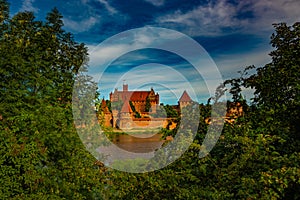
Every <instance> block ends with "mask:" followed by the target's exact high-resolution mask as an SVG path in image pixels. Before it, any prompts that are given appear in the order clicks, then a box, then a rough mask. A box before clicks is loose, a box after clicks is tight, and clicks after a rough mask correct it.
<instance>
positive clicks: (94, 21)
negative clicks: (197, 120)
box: [8, 0, 300, 104]
mask: <svg viewBox="0 0 300 200" xmlns="http://www.w3.org/2000/svg"><path fill="white" fill-rule="evenodd" d="M8 2H9V3H10V9H11V15H13V14H15V13H17V12H20V11H32V12H34V13H35V16H36V19H37V20H44V19H45V17H46V14H47V13H48V12H50V11H51V9H52V8H54V7H57V8H58V10H59V11H60V13H61V14H62V15H63V22H64V29H65V30H66V31H69V32H71V33H73V34H74V38H75V40H76V41H77V42H83V43H85V44H86V45H87V47H88V49H89V57H90V62H89V72H88V73H89V75H91V76H92V77H94V80H95V81H96V82H97V83H98V85H99V91H100V95H101V97H102V96H103V97H104V98H105V99H108V98H109V93H110V92H111V91H113V90H114V89H115V88H118V89H119V90H122V84H123V83H126V84H128V85H129V89H130V90H149V89H150V88H151V87H153V89H154V90H155V91H156V92H158V93H159V94H160V101H161V102H163V103H165V104H177V100H178V99H179V98H180V96H181V94H182V93H183V91H184V90H187V91H188V93H189V94H190V96H191V97H192V98H193V100H195V101H198V102H203V103H205V102H206V100H207V99H208V98H209V97H210V96H212V95H213V93H214V88H215V87H216V86H217V85H218V84H220V82H222V80H226V79H230V78H234V77H238V75H239V74H238V73H237V72H238V71H241V70H243V69H244V68H245V67H246V66H249V65H255V66H257V67H262V66H264V65H265V64H267V63H268V62H270V59H271V58H270V56H269V55H268V54H269V53H270V51H271V50H272V47H271V45H270V36H271V34H272V33H273V32H274V28H273V26H272V24H273V23H280V22H286V23H287V24H288V25H292V24H293V23H295V22H296V21H300V12H299V10H300V1H298V0H286V1H284V0H264V1H261V0H240V1H238V0H213V1H212V0H188V1H187V0H185V1H184V0H127V1H121V0H64V1H59V0H9V1H8ZM244 94H245V96H246V98H250V97H251V91H245V93H244Z"/></svg>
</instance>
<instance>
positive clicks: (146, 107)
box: [145, 97, 151, 112]
mask: <svg viewBox="0 0 300 200" xmlns="http://www.w3.org/2000/svg"><path fill="white" fill-rule="evenodd" d="M150 109H151V103H150V98H149V97H147V98H146V104H145V112H149V111H150Z"/></svg>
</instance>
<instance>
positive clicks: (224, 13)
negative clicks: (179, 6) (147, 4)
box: [157, 0, 245, 35]
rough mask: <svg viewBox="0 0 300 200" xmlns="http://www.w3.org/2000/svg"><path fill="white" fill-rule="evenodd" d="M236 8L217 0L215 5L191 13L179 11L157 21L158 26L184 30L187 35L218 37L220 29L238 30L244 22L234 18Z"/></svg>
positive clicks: (200, 7) (202, 6)
mask: <svg viewBox="0 0 300 200" xmlns="http://www.w3.org/2000/svg"><path fill="white" fill-rule="evenodd" d="M236 14H237V7H235V6H233V5H232V4H229V3H227V2H226V0H219V1H217V3H216V4H213V3H211V2H210V3H208V4H207V5H200V6H198V7H196V8H194V9H193V10H191V11H188V12H186V13H183V12H182V11H180V10H177V11H175V12H174V13H172V14H168V15H165V16H161V17H159V18H158V19H157V22H158V23H159V24H163V25H168V24H170V25H171V26H172V25H173V26H178V25H179V27H181V28H183V29H185V30H186V32H187V33H188V34H189V35H197V34H202V35H219V34H222V33H223V31H222V28H239V27H241V26H242V24H243V23H245V22H244V20H238V19H237V18H236Z"/></svg>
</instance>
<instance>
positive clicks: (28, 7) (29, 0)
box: [20, 0, 39, 13]
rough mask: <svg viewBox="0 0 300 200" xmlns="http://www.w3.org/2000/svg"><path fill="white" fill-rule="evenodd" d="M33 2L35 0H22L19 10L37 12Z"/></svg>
mask: <svg viewBox="0 0 300 200" xmlns="http://www.w3.org/2000/svg"><path fill="white" fill-rule="evenodd" d="M34 2H35V0H24V1H23V3H22V7H21V9H20V11H32V12H35V13H37V12H38V11H39V9H38V8H36V7H34V6H33V3H34Z"/></svg>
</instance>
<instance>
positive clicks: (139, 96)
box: [113, 90, 155, 101]
mask: <svg viewBox="0 0 300 200" xmlns="http://www.w3.org/2000/svg"><path fill="white" fill-rule="evenodd" d="M113 95H116V96H118V97H119V98H120V99H122V100H123V101H126V100H127V101H146V100H147V97H149V96H151V95H155V93H154V91H153V90H151V91H115V92H114V93H113Z"/></svg>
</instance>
